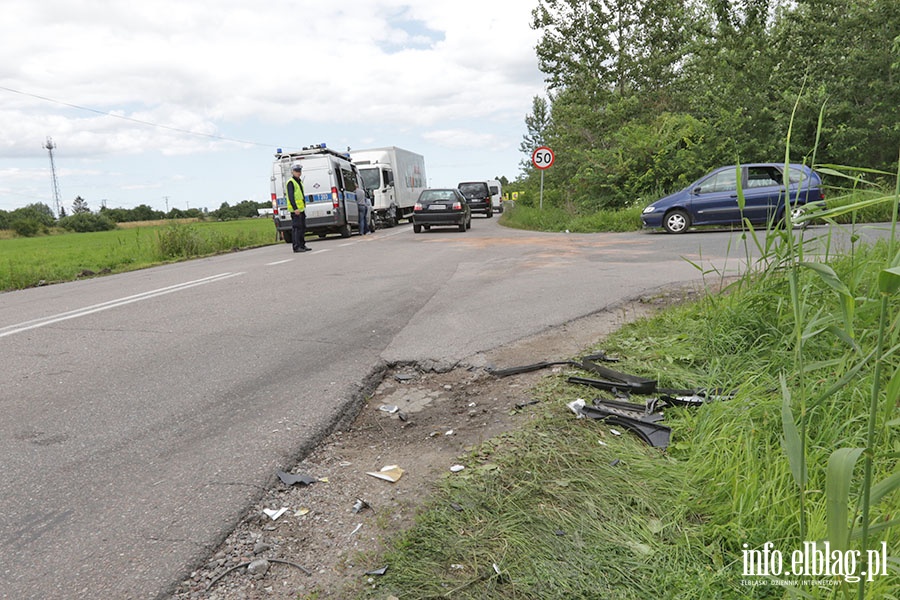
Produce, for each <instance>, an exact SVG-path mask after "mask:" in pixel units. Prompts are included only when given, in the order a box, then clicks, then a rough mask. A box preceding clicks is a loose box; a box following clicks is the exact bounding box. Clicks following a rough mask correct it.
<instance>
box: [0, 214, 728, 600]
mask: <svg viewBox="0 0 900 600" xmlns="http://www.w3.org/2000/svg"><path fill="white" fill-rule="evenodd" d="M739 238H740V234H732V233H728V232H720V233H698V234H689V235H682V236H671V235H664V234H653V233H628V234H590V235H583V234H546V233H533V232H522V231H516V230H510V229H506V228H502V227H499V226H498V225H497V219H491V220H488V219H485V218H481V217H476V218H475V219H474V220H473V226H472V229H471V230H470V231H468V232H466V233H460V232H458V231H454V230H452V229H441V230H434V231H432V232H426V233H422V234H418V235H417V234H414V233H413V232H412V229H411V227H410V226H409V225H402V226H400V227H397V228H393V229H386V230H379V231H378V232H376V233H375V235H372V236H366V237H364V238H361V237H359V236H354V237H352V238H349V239H340V238H335V237H329V238H328V239H325V240H315V241H313V242H312V243H311V244H310V245H311V246H312V247H313V248H314V250H315V251H314V252H308V253H305V254H293V253H292V252H291V251H290V247H289V246H288V245H283V246H274V247H266V248H260V249H256V250H250V251H245V252H240V253H234V254H228V255H223V256H218V257H214V258H208V259H202V260H195V261H191V262H187V263H181V264H173V265H168V266H163V267H158V268H153V269H147V270H143V271H139V272H134V273H128V274H123V275H116V276H110V277H103V278H97V279H91V280H84V281H79V282H75V283H68V284H61V285H54V286H48V287H41V288H34V289H29V290H23V291H19V292H12V293H6V294H2V295H0V363H2V372H3V378H2V386H0V414H2V420H0V457H2V459H0V460H2V478H0V597H2V598H14V599H17V600H18V599H23V598H35V599H37V598H40V599H42V600H46V599H51V598H61V599H62V598H65V599H68V598H116V599H118V598H158V597H165V596H166V595H167V594H168V593H169V592H170V591H171V590H172V589H174V586H175V585H176V584H177V583H178V582H179V581H181V580H182V579H183V578H184V577H185V576H186V574H187V573H188V571H189V569H190V567H191V566H193V565H196V564H198V561H201V560H203V558H204V557H205V556H206V555H207V553H208V552H209V551H210V549H212V548H213V547H215V546H216V544H217V543H218V542H219V541H220V540H221V539H222V538H223V537H224V536H225V535H226V534H227V533H228V532H229V531H230V530H231V529H232V528H233V526H234V525H235V523H236V522H237V521H238V520H239V519H240V518H241V517H242V515H243V512H244V510H245V509H246V507H247V506H248V505H249V504H251V503H252V502H253V501H254V500H255V499H256V498H258V497H259V496H260V494H261V493H262V490H263V489H264V487H265V486H266V485H268V484H269V483H271V482H272V480H273V474H274V472H275V470H276V469H278V468H289V467H290V466H291V465H292V464H294V463H295V462H296V460H297V459H298V458H299V457H301V456H303V455H304V454H305V452H306V451H307V450H308V449H310V448H311V447H313V446H314V445H315V444H316V443H317V442H318V441H319V440H320V439H321V438H322V436H323V435H324V434H325V433H326V432H327V431H328V429H329V428H330V427H332V426H333V425H334V423H336V422H337V421H338V420H339V419H340V418H341V417H342V416H346V415H348V414H350V413H351V412H352V411H353V410H354V408H355V407H356V406H357V401H358V398H359V395H360V391H361V389H362V386H363V384H364V382H365V381H366V380H367V378H368V377H369V376H370V375H371V374H372V373H373V371H374V370H376V368H377V366H378V365H380V364H384V363H385V362H388V363H392V362H421V361H427V360H433V361H439V362H451V363H452V362H456V361H459V360H461V359H466V358H467V357H471V356H473V355H477V354H478V353H479V352H482V351H486V350H490V349H492V348H494V347H498V346H501V345H503V344H505V343H508V342H510V341H513V340H516V339H519V338H522V337H525V336H528V335H530V334H533V333H536V332H539V331H541V330H544V329H546V328H548V327H554V326H558V325H561V324H564V323H566V322H568V321H570V320H572V319H575V318H577V317H581V316H584V315H587V314H591V313H594V312H597V311H599V310H603V309H604V308H607V307H609V306H612V305H615V304H617V303H619V302H620V301H622V300H623V299H627V298H633V297H635V296H638V295H640V294H642V293H646V292H647V291H648V290H652V289H653V288H657V287H660V286H666V285H668V284H673V283H681V282H687V281H695V280H700V279H701V278H702V277H703V272H704V271H705V272H706V273H707V274H706V275H705V276H706V277H708V278H709V277H712V278H713V279H715V278H717V277H718V276H720V275H721V274H735V273H737V272H738V271H740V270H742V269H744V268H745V266H746V260H745V253H744V249H743V246H742V244H741V243H740V241H739Z"/></svg>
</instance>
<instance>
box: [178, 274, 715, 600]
mask: <svg viewBox="0 0 900 600" xmlns="http://www.w3.org/2000/svg"><path fill="white" fill-rule="evenodd" d="M698 293H699V292H698V291H697V290H696V289H695V288H694V287H693V286H687V287H683V288H678V289H669V290H664V291H663V290H661V291H658V292H654V293H650V294H647V295H645V296H644V297H642V298H640V299H637V300H634V301H630V302H626V303H623V304H621V305H618V306H616V307H612V308H609V309H606V310H604V311H601V312H599V313H596V314H594V315H591V316H588V317H584V318H582V319H578V320H577V321H573V322H571V323H568V324H566V325H563V326H561V327H557V328H554V329H553V330H551V331H547V332H545V333H542V334H539V335H536V336H533V337H531V338H528V339H525V340H522V341H520V342H517V343H515V344H510V345H507V346H504V347H502V348H497V349H496V350H493V351H491V352H489V353H485V354H483V355H479V356H476V357H472V360H470V361H466V364H465V365H457V366H456V367H455V368H454V369H452V370H450V371H448V372H443V373H438V372H433V371H422V370H420V369H419V368H418V367H416V366H413V365H409V366H395V367H393V368H390V369H388V371H387V372H386V374H385V376H384V378H383V379H382V381H381V383H380V384H379V385H378V387H377V389H376V390H375V391H374V393H373V394H372V395H371V397H369V398H367V400H366V402H365V403H364V404H363V406H362V409H361V411H360V413H359V414H358V415H357V417H356V419H355V420H354V421H353V422H352V424H351V425H350V426H349V427H345V428H344V429H343V430H340V431H335V432H333V433H332V434H331V435H330V436H329V437H328V438H327V439H326V440H325V442H324V443H322V444H321V445H319V446H318V447H317V448H316V449H315V450H314V451H313V452H312V453H311V454H310V455H309V456H307V457H306V458H305V459H304V460H303V461H302V462H301V463H300V464H298V465H297V466H296V467H295V468H293V469H292V470H291V473H292V474H303V475H309V476H311V477H313V478H316V479H318V481H316V482H315V483H312V484H309V485H305V484H303V483H297V484H293V485H291V486H287V485H285V484H283V483H282V482H280V481H278V482H277V483H276V485H274V486H273V487H272V488H271V489H269V490H267V491H266V493H265V494H264V496H263V498H262V500H260V502H258V503H257V505H255V506H253V507H251V508H250V509H249V511H248V513H247V516H246V518H245V519H244V520H243V521H242V522H241V523H240V524H239V525H238V527H236V528H235V530H234V531H233V532H232V533H231V534H230V535H229V536H228V537H227V539H226V540H225V541H224V542H223V544H222V545H221V546H220V547H219V548H218V549H216V550H215V551H214V552H213V553H212V555H211V556H210V557H209V559H208V562H207V563H206V564H205V565H204V566H203V567H201V568H198V569H197V570H196V571H194V572H193V573H192V574H191V577H190V578H189V579H187V580H186V581H184V582H182V583H181V584H180V585H179V587H178V591H177V593H176V595H175V596H174V597H175V598H177V599H178V600H188V599H199V598H204V599H209V600H215V599H218V600H238V599H240V600H251V599H257V598H260V599H261V598H265V599H278V600H280V599H285V600H287V599H292V600H296V599H297V598H317V599H326V598H335V599H336V598H346V597H350V596H352V593H350V590H354V589H359V588H360V586H364V585H367V584H368V583H367V582H368V580H369V579H370V578H377V577H378V575H375V574H367V573H368V572H369V571H373V570H376V569H378V568H379V567H384V566H385V565H380V564H374V563H372V562H371V561H373V560H375V556H376V553H377V552H378V551H379V550H380V549H381V548H382V544H383V542H384V540H385V538H387V537H390V536H391V535H393V534H395V533H397V532H399V531H402V530H403V529H405V528H407V527H408V526H409V525H411V524H412V522H413V518H414V516H415V514H416V511H417V510H418V508H419V507H420V506H421V505H422V503H423V501H424V500H425V499H426V498H427V497H428V496H429V494H430V493H431V491H432V489H433V484H434V482H436V481H437V480H438V479H439V478H440V477H445V476H449V477H452V476H453V474H452V470H451V469H452V468H453V467H454V466H455V465H456V464H457V463H458V462H460V459H461V457H463V456H464V455H465V454H466V453H467V452H468V451H469V450H471V449H472V448H474V447H476V446H477V445H478V444H480V443H481V442H484V441H486V440H488V439H490V438H493V437H495V436H497V435H498V434H500V433H503V432H506V431H510V430H512V429H514V428H516V427H520V426H521V425H522V424H523V423H524V422H526V421H527V419H529V418H531V416H530V415H531V413H530V411H529V410H528V409H527V405H528V404H529V403H531V402H532V398H531V395H530V393H531V392H530V391H531V389H532V388H533V387H534V385H535V384H536V383H537V382H538V380H539V379H540V378H542V377H546V376H547V375H548V374H549V373H551V372H552V370H550V369H547V370H543V371H536V372H533V373H526V374H522V375H516V376H513V377H508V378H502V379H498V378H496V377H493V376H492V375H490V373H489V369H490V368H491V367H493V368H498V369H499V368H505V367H512V366H521V365H527V364H533V363H537V362H542V361H554V360H565V359H568V358H572V357H575V356H577V355H578V354H580V353H582V352H584V351H585V350H586V349H587V348H589V347H591V346H593V345H595V344H597V343H598V342H602V340H603V338H604V337H605V336H607V335H608V334H609V333H611V332H613V331H615V330H616V329H618V328H619V327H621V326H622V325H623V324H624V323H626V322H629V321H632V320H634V319H636V318H639V317H642V316H646V315H649V314H652V313H653V312H655V311H657V310H659V309H661V308H664V307H666V306H669V305H671V304H674V303H677V302H680V301H683V300H685V299H689V298H691V297H694V296H696V295H697V294H698ZM471 365H479V366H478V367H475V366H471ZM484 365H487V368H485V367H484ZM523 405H526V406H525V409H524V410H517V407H520V406H523ZM392 465H396V466H397V467H399V468H400V469H402V470H403V473H402V475H401V476H400V478H399V480H397V481H396V482H390V481H386V480H384V479H381V478H377V477H375V476H372V475H370V474H369V473H373V472H378V471H380V470H381V469H382V468H384V467H387V466H392ZM282 508H284V509H286V510H284V511H283V512H282V514H281V515H280V516H278V518H277V519H272V518H271V517H270V516H269V515H267V514H266V512H265V511H266V510H268V511H270V512H272V513H275V511H280V510H281V509H282ZM264 561H265V562H264ZM251 563H252V564H251ZM248 566H249V570H248ZM254 573H255V574H254Z"/></svg>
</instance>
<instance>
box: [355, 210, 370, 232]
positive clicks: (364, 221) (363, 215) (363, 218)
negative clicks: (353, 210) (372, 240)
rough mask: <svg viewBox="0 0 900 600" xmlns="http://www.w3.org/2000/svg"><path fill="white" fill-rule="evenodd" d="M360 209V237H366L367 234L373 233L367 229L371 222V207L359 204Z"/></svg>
mask: <svg viewBox="0 0 900 600" xmlns="http://www.w3.org/2000/svg"><path fill="white" fill-rule="evenodd" d="M357 207H358V208H359V235H366V234H367V233H371V232H370V231H369V230H368V229H367V228H366V225H368V221H369V207H368V206H366V205H365V204H357Z"/></svg>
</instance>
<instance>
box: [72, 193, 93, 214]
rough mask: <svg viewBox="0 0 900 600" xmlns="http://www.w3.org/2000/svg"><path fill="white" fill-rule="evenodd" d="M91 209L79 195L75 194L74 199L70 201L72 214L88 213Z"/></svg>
mask: <svg viewBox="0 0 900 600" xmlns="http://www.w3.org/2000/svg"><path fill="white" fill-rule="evenodd" d="M89 212H91V209H90V208H88V203H87V201H85V199H84V198H82V197H81V196H76V197H75V201H74V202H72V214H73V215H80V214H83V213H89Z"/></svg>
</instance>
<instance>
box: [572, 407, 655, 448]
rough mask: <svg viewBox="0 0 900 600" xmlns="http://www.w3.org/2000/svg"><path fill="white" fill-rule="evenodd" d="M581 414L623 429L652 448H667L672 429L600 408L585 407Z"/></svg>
mask: <svg viewBox="0 0 900 600" xmlns="http://www.w3.org/2000/svg"><path fill="white" fill-rule="evenodd" d="M581 414H583V415H584V416H586V417H590V418H592V419H598V420H600V421H604V422H606V423H609V424H611V425H618V426H619V427H623V428H625V429H627V430H629V431H631V432H632V433H634V434H636V435H637V436H638V437H639V438H641V440H643V441H644V442H645V443H647V444H649V445H650V446H653V447H654V448H660V449H662V450H665V449H666V448H668V447H669V440H671V438H672V429H671V428H670V427H666V426H665V425H660V424H659V423H651V422H647V421H642V420H640V419H635V418H632V417H627V416H624V415H622V414H618V413H616V412H613V411H612V410H610V409H608V408H604V407H602V406H588V405H585V406H583V407H582V408H581Z"/></svg>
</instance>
